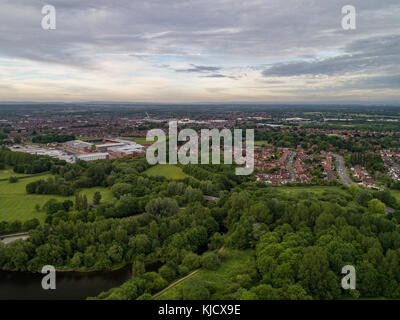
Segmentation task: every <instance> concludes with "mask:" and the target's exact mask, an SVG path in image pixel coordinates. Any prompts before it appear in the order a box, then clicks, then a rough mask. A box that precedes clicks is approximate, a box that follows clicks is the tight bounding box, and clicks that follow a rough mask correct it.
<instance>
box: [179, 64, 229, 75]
mask: <svg viewBox="0 0 400 320" xmlns="http://www.w3.org/2000/svg"><path fill="white" fill-rule="evenodd" d="M219 70H221V68H220V67H210V66H197V65H194V64H191V68H187V69H175V71H176V72H186V73H207V72H215V71H219Z"/></svg>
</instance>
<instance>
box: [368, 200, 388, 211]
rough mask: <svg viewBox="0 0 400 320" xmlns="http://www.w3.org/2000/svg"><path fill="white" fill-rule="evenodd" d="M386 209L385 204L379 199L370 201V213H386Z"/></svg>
mask: <svg viewBox="0 0 400 320" xmlns="http://www.w3.org/2000/svg"><path fill="white" fill-rule="evenodd" d="M385 209H386V206H385V204H384V203H383V202H382V201H380V200H378V199H372V200H370V201H368V212H370V213H377V214H385Z"/></svg>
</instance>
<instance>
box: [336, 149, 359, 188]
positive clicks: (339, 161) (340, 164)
mask: <svg viewBox="0 0 400 320" xmlns="http://www.w3.org/2000/svg"><path fill="white" fill-rule="evenodd" d="M333 155H334V156H335V158H336V170H337V172H338V174H339V177H340V178H341V179H342V180H343V182H344V183H345V184H346V185H347V186H351V185H352V184H355V183H354V181H353V180H351V179H350V177H349V176H348V175H347V169H346V166H345V165H344V159H343V157H342V156H341V155H339V154H336V153H335V154H333Z"/></svg>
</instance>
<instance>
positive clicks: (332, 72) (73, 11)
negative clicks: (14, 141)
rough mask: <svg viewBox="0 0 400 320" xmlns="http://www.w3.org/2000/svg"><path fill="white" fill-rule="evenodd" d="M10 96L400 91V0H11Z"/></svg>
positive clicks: (0, 38) (145, 98)
mask: <svg viewBox="0 0 400 320" xmlns="http://www.w3.org/2000/svg"><path fill="white" fill-rule="evenodd" d="M46 4H51V5H53V6H54V7H55V9H56V14H57V15H56V22H57V27H56V30H43V29H42V27H41V21H42V18H43V16H44V15H42V13H41V11H42V7H43V6H44V5H46ZM347 4H351V5H353V6H354V7H355V8H356V10H357V24H356V30H343V28H342V26H341V20H342V17H343V15H342V12H341V10H342V7H343V6H344V5H347ZM0 101H131V102H233V101H236V102H374V101H376V102H397V101H400V1H399V0H384V1H382V0H345V1H342V0H246V1H244V0H141V1H136V0H114V1H111V0H46V1H41V0H0Z"/></svg>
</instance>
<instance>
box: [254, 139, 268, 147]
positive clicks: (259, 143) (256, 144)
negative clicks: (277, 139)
mask: <svg viewBox="0 0 400 320" xmlns="http://www.w3.org/2000/svg"><path fill="white" fill-rule="evenodd" d="M254 145H255V146H264V145H265V146H270V144H269V143H268V142H267V141H266V140H260V141H254Z"/></svg>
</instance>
